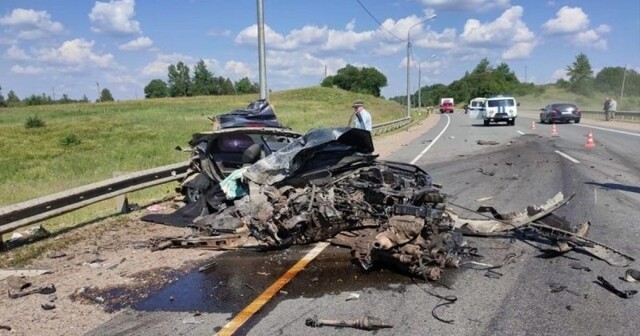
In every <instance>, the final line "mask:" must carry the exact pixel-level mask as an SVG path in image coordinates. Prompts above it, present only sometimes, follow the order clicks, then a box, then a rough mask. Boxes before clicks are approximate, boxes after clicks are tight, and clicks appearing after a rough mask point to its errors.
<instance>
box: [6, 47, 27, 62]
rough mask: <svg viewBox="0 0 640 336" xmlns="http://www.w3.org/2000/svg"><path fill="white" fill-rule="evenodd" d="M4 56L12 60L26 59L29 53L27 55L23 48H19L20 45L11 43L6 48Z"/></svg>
mask: <svg viewBox="0 0 640 336" xmlns="http://www.w3.org/2000/svg"><path fill="white" fill-rule="evenodd" d="M5 57H6V58H7V59H10V60H13V61H26V60H28V59H29V55H27V53H26V52H25V51H24V50H23V49H20V47H18V46H16V45H12V46H11V47H9V49H7V52H6V53H5Z"/></svg>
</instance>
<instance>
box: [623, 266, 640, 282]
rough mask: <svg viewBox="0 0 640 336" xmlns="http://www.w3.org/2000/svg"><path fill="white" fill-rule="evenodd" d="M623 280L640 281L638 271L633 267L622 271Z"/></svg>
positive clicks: (639, 272)
mask: <svg viewBox="0 0 640 336" xmlns="http://www.w3.org/2000/svg"><path fill="white" fill-rule="evenodd" d="M624 280H625V281H627V282H636V281H640V271H638V270H635V269H633V268H630V269H628V270H627V271H626V272H624Z"/></svg>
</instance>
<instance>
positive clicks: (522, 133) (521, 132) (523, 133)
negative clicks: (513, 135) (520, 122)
mask: <svg viewBox="0 0 640 336" xmlns="http://www.w3.org/2000/svg"><path fill="white" fill-rule="evenodd" d="M516 132H518V133H519V134H520V135H525V134H527V133H525V132H523V131H516Z"/></svg>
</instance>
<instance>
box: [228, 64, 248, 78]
mask: <svg viewBox="0 0 640 336" xmlns="http://www.w3.org/2000/svg"><path fill="white" fill-rule="evenodd" d="M224 71H226V73H228V74H234V75H235V76H233V77H235V78H244V77H248V78H251V70H250V69H249V66H248V65H246V64H245V63H243V62H238V61H228V62H227V63H225V64H224Z"/></svg>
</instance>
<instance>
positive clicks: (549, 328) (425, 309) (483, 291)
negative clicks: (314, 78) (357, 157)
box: [89, 112, 640, 335]
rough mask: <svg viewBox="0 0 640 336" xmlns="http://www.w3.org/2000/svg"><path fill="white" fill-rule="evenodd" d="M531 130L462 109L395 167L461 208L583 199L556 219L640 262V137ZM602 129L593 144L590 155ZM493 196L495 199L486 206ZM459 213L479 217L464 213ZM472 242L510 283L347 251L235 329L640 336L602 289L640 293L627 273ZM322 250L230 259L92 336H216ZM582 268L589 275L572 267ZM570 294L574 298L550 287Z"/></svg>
mask: <svg viewBox="0 0 640 336" xmlns="http://www.w3.org/2000/svg"><path fill="white" fill-rule="evenodd" d="M532 121H534V119H533V118H527V117H524V116H521V117H519V118H518V120H517V122H516V125H515V126H490V127H484V126H482V122H481V121H476V120H471V119H470V118H468V117H467V116H466V115H464V114H462V113H460V112H456V113H454V114H453V115H444V116H442V118H441V120H440V122H439V123H438V125H436V127H434V128H433V129H432V130H430V131H429V132H427V133H426V134H424V135H423V136H421V137H420V138H418V139H416V140H415V141H414V142H413V143H411V144H409V145H407V146H405V147H404V148H403V149H402V150H401V151H398V152H396V153H395V154H394V155H393V156H392V157H391V158H390V159H392V160H401V161H406V162H412V161H413V162H415V163H416V164H417V165H419V166H422V167H424V168H425V169H426V170H427V171H428V172H429V173H430V174H432V176H433V179H434V182H436V183H439V184H442V185H443V186H444V188H443V189H444V192H446V193H447V194H449V195H450V201H451V206H452V207H454V209H455V208H456V207H457V206H461V207H465V208H477V207H478V206H479V205H492V206H495V207H496V208H497V209H499V210H501V211H518V210H522V209H523V208H524V207H526V206H527V205H534V204H541V203H543V202H544V201H546V200H547V199H549V198H550V197H552V196H553V195H555V194H556V193H557V192H562V193H564V194H565V195H570V194H573V193H575V194H576V196H575V197H574V199H573V200H572V201H571V202H570V203H569V204H567V205H566V206H564V207H563V208H561V209H559V210H558V211H556V214H558V215H561V216H565V217H566V218H567V219H568V220H569V221H570V222H572V223H574V224H576V225H578V224H581V223H583V222H585V221H587V220H589V221H591V223H592V226H591V230H590V232H589V238H591V239H593V240H596V241H599V242H601V243H604V244H607V245H609V246H611V247H613V248H615V249H617V250H620V251H623V252H626V253H627V254H630V255H632V256H634V257H640V244H639V243H638V242H639V241H640V226H639V225H638V224H639V223H638V222H639V220H638V218H640V155H639V154H640V149H639V147H640V131H629V130H622V129H619V130H618V129H610V128H608V127H602V126H598V128H593V127H590V126H589V125H585V124H579V125H574V124H568V125H567V124H561V125H557V132H558V137H551V136H550V134H551V126H550V125H542V124H539V123H536V124H535V126H536V130H531V122H532ZM590 130H591V131H592V132H593V138H594V140H595V143H596V147H595V148H587V147H585V142H586V141H587V136H586V135H587V133H588V132H589V131H590ZM477 140H485V141H486V140H491V141H496V142H499V143H498V144H497V145H478V144H477V143H476V142H477ZM427 147H428V150H426V151H425V149H426V148H427ZM481 198H485V199H486V198H491V199H489V200H486V201H482V202H480V201H477V200H478V199H481ZM457 212H459V213H460V214H464V215H469V216H471V215H473V214H471V213H469V212H467V211H465V210H463V209H462V208H458V209H457ZM467 240H468V241H469V243H470V244H471V245H473V246H476V247H478V253H479V254H480V255H482V256H484V258H483V259H482V260H481V261H482V262H486V263H491V264H500V263H502V261H503V260H504V258H505V256H507V255H508V254H515V255H516V258H515V259H514V262H513V263H510V264H507V265H505V266H504V267H502V268H500V269H498V270H496V271H497V272H499V273H500V274H502V275H501V276H499V278H490V277H487V276H485V273H486V272H485V271H478V270H473V269H469V268H466V267H462V268H461V269H457V270H451V271H449V272H448V273H447V275H446V276H445V278H444V279H443V280H442V281H441V282H440V283H425V282H424V281H422V280H418V279H410V278H408V277H405V276H402V275H399V274H396V273H395V272H393V271H391V270H384V269H383V270H378V271H376V272H372V273H364V272H362V271H360V270H359V269H358V267H357V266H356V265H353V264H351V263H350V261H349V257H350V256H349V252H348V251H346V250H344V249H340V248H337V247H328V248H327V249H325V250H324V251H323V252H322V253H321V254H320V256H319V257H318V258H316V259H315V260H314V261H312V262H311V264H310V265H308V266H307V267H306V268H305V269H304V270H303V271H302V272H301V273H300V274H299V275H298V276H297V277H295V278H294V279H293V280H292V281H291V282H290V283H289V284H287V285H286V286H285V287H284V288H283V289H282V290H281V291H280V292H279V293H278V294H277V295H276V296H275V297H274V299H273V300H271V301H270V302H269V303H267V304H266V305H265V306H264V307H262V309H261V310H260V311H259V312H258V313H257V314H256V315H254V316H252V317H251V318H250V319H249V320H248V321H247V323H246V324H245V325H244V326H242V327H241V328H240V329H239V330H238V331H237V332H236V333H235V334H236V335H303V334H304V335H327V334H329V335H369V334H370V333H371V332H370V331H361V330H355V329H349V328H343V329H340V328H334V327H322V328H311V327H307V326H305V323H304V321H305V319H306V318H310V317H313V316H317V317H318V318H321V319H355V318H360V317H362V316H365V315H369V316H375V317H378V318H381V319H383V320H384V321H385V322H389V323H390V324H392V325H393V328H389V329H384V330H380V331H377V332H376V335H428V334H435V335H444V334H447V335H631V334H638V330H640V319H639V318H638V316H640V304H639V301H638V300H640V295H638V296H636V297H632V298H630V299H622V298H618V297H617V296H615V295H613V294H612V293H610V292H609V291H607V290H605V289H604V288H602V287H601V286H599V285H598V284H596V283H595V281H596V277H597V276H599V275H601V276H604V277H605V278H606V279H607V280H608V281H609V282H611V283H612V284H614V285H615V286H617V287H619V288H621V289H636V290H640V284H638V283H627V282H624V281H622V280H621V279H620V278H621V277H622V276H623V275H624V271H625V270H626V268H624V267H614V266H610V265H608V264H607V263H605V262H604V261H601V260H598V259H595V258H593V257H591V256H589V255H586V254H582V253H578V252H569V253H568V254H566V255H565V256H561V257H555V258H548V257H547V256H546V254H545V253H544V252H543V251H541V248H544V247H545V245H544V244H541V243H540V242H523V241H521V240H511V239H504V238H468V239H467ZM310 249H311V247H297V248H293V249H289V250H284V251H274V252H269V253H260V254H257V253H254V252H233V253H225V254H223V255H222V256H221V257H219V258H218V259H217V260H216V261H217V265H216V267H215V268H214V269H212V270H211V271H209V272H208V273H194V274H190V275H188V276H187V277H185V278H184V279H181V280H180V281H178V282H176V283H173V284H172V285H171V286H169V287H168V288H166V289H165V290H163V291H162V292H160V293H158V294H157V295H155V296H153V297H151V298H149V299H147V300H145V301H143V302H140V303H138V304H136V305H135V306H134V307H133V308H132V309H128V310H126V311H125V312H123V313H121V314H119V315H117V316H116V317H114V318H113V319H112V320H111V321H109V322H107V323H105V324H104V325H103V326H101V327H99V328H97V329H95V330H93V331H92V332H90V333H89V334H90V335H181V334H188V335H212V334H215V333H216V332H218V331H220V330H222V328H223V327H224V326H225V325H226V324H227V322H229V320H230V319H232V318H233V317H234V316H236V314H238V313H239V312H240V311H241V310H242V309H243V307H246V306H247V305H248V304H249V303H250V302H251V301H252V300H253V299H254V298H255V297H257V296H258V294H259V293H261V292H262V291H263V290H265V289H266V288H267V287H269V285H270V284H271V283H272V282H273V281H275V280H276V279H278V277H279V276H280V274H282V273H284V272H285V271H286V269H288V268H289V267H291V265H293V264H294V263H295V262H296V261H297V260H299V259H300V258H301V257H302V256H303V255H304V254H305V253H306V252H307V251H308V250H310ZM575 263H581V264H582V265H583V266H586V267H588V268H589V269H590V270H589V271H586V270H584V269H575V268H572V267H571V266H572V265H574V264H575ZM639 264H640V263H639V262H635V263H633V264H632V265H631V267H633V268H636V269H638V268H640V265H639ZM560 286H564V287H565V288H566V289H565V290H563V291H559V292H558V291H552V289H553V288H559V287H560ZM560 288H561V287H560ZM427 292H430V293H432V294H437V295H440V296H446V295H454V296H455V297H456V298H457V301H456V302H455V303H453V304H451V305H449V306H441V307H439V308H437V309H436V310H435V313H436V315H437V316H439V317H440V318H442V319H445V320H450V321H451V323H444V322H441V321H438V320H437V319H435V318H434V317H433V316H432V310H433V309H434V307H435V306H436V305H438V304H439V303H442V301H441V300H440V299H438V298H436V297H434V296H433V295H431V294H429V293H427ZM196 312H197V313H196Z"/></svg>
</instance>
